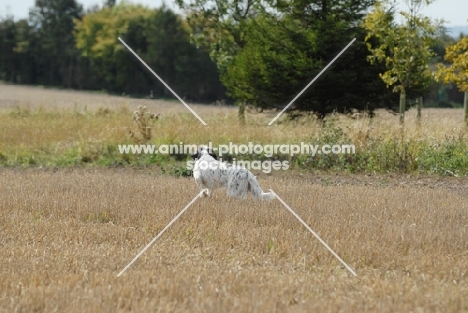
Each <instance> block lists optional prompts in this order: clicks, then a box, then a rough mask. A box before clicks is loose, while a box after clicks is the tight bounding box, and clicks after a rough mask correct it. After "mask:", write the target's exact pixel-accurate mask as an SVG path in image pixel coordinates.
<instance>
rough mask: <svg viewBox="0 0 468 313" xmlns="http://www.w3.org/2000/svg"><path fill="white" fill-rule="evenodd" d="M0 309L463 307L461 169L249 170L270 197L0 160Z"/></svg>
mask: <svg viewBox="0 0 468 313" xmlns="http://www.w3.org/2000/svg"><path fill="white" fill-rule="evenodd" d="M0 181H1V182H2V183H1V190H2V197H1V198H0V208H1V211H0V212H1V213H0V224H1V225H2V227H1V230H0V236H1V242H0V244H1V251H2V252H1V254H0V259H1V260H0V263H1V264H2V272H1V276H0V277H1V279H0V308H1V309H0V310H1V311H2V312H124V311H133V312H466V311H467V310H468V279H467V275H468V273H467V269H468V254H467V252H468V244H467V238H468V219H467V207H468V205H467V196H466V192H465V191H466V186H467V185H468V180H466V179H462V180H459V179H457V180H453V179H448V178H446V179H434V178H424V177H423V178H404V177H380V178H379V177H368V176H327V175H325V176H312V175H310V176H302V177H300V176H295V175H289V176H286V175H285V176H282V177H274V176H268V177H267V176H260V177H259V181H260V184H261V185H262V187H263V188H264V189H268V188H272V189H273V190H275V192H276V193H277V194H278V195H279V196H280V197H282V198H283V199H284V200H285V201H286V203H288V204H289V205H290V206H291V208H293V209H294V210H295V211H296V212H297V213H298V214H299V215H300V216H301V217H302V218H303V219H304V220H305V222H306V223H308V224H309V225H310V226H311V227H312V229H314V230H315V231H316V232H317V233H318V234H319V235H320V236H321V237H322V238H323V239H324V240H325V241H326V242H327V243H328V244H329V245H330V246H331V247H332V249H334V250H335V251H336V252H337V253H338V254H339V255H340V256H341V257H342V258H343V259H344V260H345V262H347V263H348V264H349V265H350V266H351V267H352V268H353V269H354V270H355V271H356V272H357V277H354V276H352V275H351V274H350V273H349V272H348V271H347V270H346V269H345V268H344V267H343V266H342V265H341V264H340V263H339V262H338V261H337V260H336V259H335V258H334V257H333V256H332V255H331V254H330V253H329V252H328V251H327V250H326V249H325V248H324V247H323V246H321V244H320V243H319V242H318V241H317V240H316V239H315V238H314V237H313V236H312V235H311V234H310V233H308V232H307V231H306V230H305V228H304V227H303V226H302V225H301V224H299V222H298V221H297V220H296V219H295V218H294V217H293V216H292V215H291V214H290V213H289V212H288V211H286V209H285V208H284V207H283V206H282V205H281V204H280V203H279V202H278V201H277V200H274V201H272V202H270V203H267V202H258V201H257V202H256V201H251V200H235V199H230V198H227V197H226V195H225V191H224V190H218V191H217V192H216V193H215V195H214V197H213V198H211V199H206V198H204V199H198V200H197V201H196V202H195V203H194V204H193V205H192V206H191V207H190V208H189V209H188V210H187V212H186V213H185V214H184V215H182V216H181V217H180V219H179V220H177V221H176V222H175V223H174V225H173V226H172V227H171V228H169V230H168V231H167V232H166V233H164V234H163V236H162V237H161V238H160V239H159V240H158V241H156V242H155V243H154V245H153V246H152V247H151V248H149V249H148V250H147V251H146V252H145V253H144V254H143V255H142V256H141V257H140V258H139V259H138V260H137V261H136V262H135V263H134V264H133V265H132V266H131V267H130V268H129V269H128V270H127V271H126V272H125V273H124V274H123V275H122V276H120V277H117V274H118V273H119V272H120V271H121V270H122V269H123V268H124V267H125V266H126V265H127V264H128V263H129V262H130V261H131V260H132V259H133V257H134V256H135V255H136V254H137V253H138V252H139V251H140V250H141V249H142V248H143V247H144V246H145V245H146V244H147V243H148V242H150V241H151V239H152V238H153V237H154V236H155V235H156V234H157V233H158V232H159V231H160V230H162V228H164V226H166V224H167V223H168V222H169V221H170V220H171V219H172V218H173V217H174V216H175V215H176V214H177V213H178V212H179V211H180V210H181V209H182V208H183V207H185V206H186V205H187V204H188V203H189V202H190V201H191V200H192V199H193V198H194V197H195V195H196V194H197V193H198V189H197V187H196V186H195V184H194V182H193V181H192V180H191V179H189V178H172V177H166V176H158V175H154V174H152V173H151V172H148V171H135V170H128V169H126V170H124V169H122V170H116V169H99V170H96V169H87V170H86V169H63V170H58V171H53V170H41V169H29V170H19V169H3V170H0Z"/></svg>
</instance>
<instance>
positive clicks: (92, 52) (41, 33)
mask: <svg viewBox="0 0 468 313" xmlns="http://www.w3.org/2000/svg"><path fill="white" fill-rule="evenodd" d="M118 37H122V39H124V40H125V42H126V43H127V44H128V45H129V46H130V47H132V49H133V50H134V51H135V52H136V53H137V54H138V55H139V56H140V57H141V58H142V59H143V60H145V62H146V63H147V64H148V65H149V66H150V67H151V68H152V69H153V70H154V71H155V72H156V73H158V74H159V75H160V76H161V77H162V78H163V79H164V80H165V81H166V83H168V84H169V85H170V86H171V87H172V89H174V90H175V91H176V92H177V93H178V94H180V95H181V97H184V98H186V99H189V100H192V101H200V102H213V101H216V100H218V99H222V98H223V97H225V88H224V87H223V85H222V84H221V82H220V81H219V75H218V72H217V68H216V65H215V64H214V63H213V62H212V61H211V59H210V57H209V54H208V53H207V52H206V51H203V50H202V49H199V48H197V47H196V46H195V45H193V44H191V43H190V33H189V30H188V27H187V25H186V23H185V21H184V20H183V19H182V18H181V17H180V16H178V15H177V14H175V13H174V12H173V11H171V10H169V9H168V8H166V7H164V6H163V7H161V8H159V9H148V8H146V7H143V6H141V5H135V4H126V3H122V4H119V5H115V1H107V5H104V6H103V7H101V8H99V7H95V8H92V9H91V10H90V11H88V12H84V11H83V8H82V6H81V5H80V4H78V3H77V2H76V1H75V0H36V2H35V6H34V7H33V8H31V9H30V15H29V18H28V19H20V20H18V21H15V20H14V18H13V17H12V16H7V17H3V18H2V19H1V21H0V79H1V80H4V81H7V82H12V83H17V84H30V85H46V86H57V87H63V88H74V89H84V90H105V91H107V92H110V93H117V94H123V93H124V94H130V95H135V96H151V97H154V98H165V97H167V96H169V93H168V91H167V89H165V88H164V86H162V85H161V83H160V82H159V81H157V80H156V78H155V77H154V76H153V75H152V74H151V73H149V72H148V70H147V69H146V68H144V67H143V66H142V65H141V63H140V62H139V61H138V60H137V59H136V58H135V57H133V56H132V55H131V54H130V53H129V51H128V50H126V48H125V47H124V46H123V45H122V44H121V43H120V42H119V41H118Z"/></svg>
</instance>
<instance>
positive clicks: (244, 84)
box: [179, 0, 393, 116]
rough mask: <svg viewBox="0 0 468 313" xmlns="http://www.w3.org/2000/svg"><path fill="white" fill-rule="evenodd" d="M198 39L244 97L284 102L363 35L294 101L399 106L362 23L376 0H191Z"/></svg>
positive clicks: (315, 105) (323, 109)
mask: <svg viewBox="0 0 468 313" xmlns="http://www.w3.org/2000/svg"><path fill="white" fill-rule="evenodd" d="M181 2H182V1H179V3H180V5H181V6H182V7H183V8H185V9H187V10H189V12H190V14H189V17H188V22H189V24H190V26H191V30H192V40H194V42H196V43H197V44H198V45H200V46H202V47H204V48H205V49H207V50H208V51H210V55H211V57H212V58H213V60H214V61H215V62H216V63H217V65H218V68H219V69H220V75H221V80H222V82H223V83H224V85H225V86H226V88H227V89H228V91H229V93H230V95H231V96H233V97H234V98H235V99H236V100H238V101H239V102H240V103H248V104H251V105H254V106H257V107H260V108H271V107H275V108H282V107H284V106H285V105H286V104H287V103H289V101H290V100H291V99H292V98H294V96H295V95H297V93H298V92H299V91H300V90H301V89H302V88H303V87H304V86H305V85H306V84H307V83H308V82H310V80H311V79H312V78H313V77H314V76H315V75H317V74H318V72H319V71H320V70H321V69H322V68H323V67H324V66H325V65H326V64H327V63H328V62H329V61H331V60H332V59H333V57H334V56H335V55H336V54H337V53H338V52H339V51H340V50H341V49H343V48H344V47H345V46H346V44H348V43H349V42H350V41H351V39H352V38H354V37H355V38H357V39H358V40H357V42H356V43H355V44H354V45H353V46H352V47H351V48H350V49H349V50H348V51H347V52H346V53H345V54H344V55H343V56H342V57H341V58H340V59H339V60H338V61H337V62H336V64H335V65H334V66H333V67H332V68H331V69H330V70H329V71H328V72H327V73H326V74H325V75H323V77H321V78H320V80H318V81H317V82H315V83H314V85H313V86H312V87H311V88H310V90H308V91H307V93H306V94H305V95H303V96H302V97H301V98H299V99H298V100H297V101H296V102H295V104H294V105H293V107H292V108H293V109H295V110H299V111H314V112H317V113H318V115H319V116H324V115H325V114H327V113H331V112H333V111H336V112H351V111H353V110H358V111H373V110H374V109H375V108H379V107H385V108H393V104H392V102H391V101H389V100H390V99H391V98H392V97H393V96H392V95H391V94H390V92H388V91H387V90H386V89H385V86H384V85H383V84H379V83H378V82H377V83H376V80H375V77H376V76H377V75H378V70H379V66H377V67H375V66H374V67H371V66H370V65H369V64H368V63H367V61H366V57H367V55H368V51H367V49H366V47H365V45H364V43H363V41H364V36H365V33H364V30H363V29H362V28H360V27H356V25H358V24H359V22H360V21H361V19H362V17H363V16H364V12H365V11H366V10H367V9H368V8H369V6H370V5H371V4H372V3H373V2H374V1H373V0H356V1H346V2H345V1H338V0H326V1H322V0H320V1H317V0H316V1H300V0H296V1H287V2H286V1H277V2H269V1H267V2H260V1H247V2H238V1H234V2H231V1H227V0H223V1H216V2H210V1H204V0H199V1H190V2H188V3H185V4H184V3H181Z"/></svg>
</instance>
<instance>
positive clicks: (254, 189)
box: [247, 172, 275, 200]
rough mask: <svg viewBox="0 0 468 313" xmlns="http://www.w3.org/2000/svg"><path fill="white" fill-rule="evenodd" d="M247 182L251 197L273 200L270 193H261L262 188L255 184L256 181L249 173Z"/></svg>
mask: <svg viewBox="0 0 468 313" xmlns="http://www.w3.org/2000/svg"><path fill="white" fill-rule="evenodd" d="M247 181H248V182H249V188H250V191H251V192H252V197H254V198H256V199H261V200H273V199H274V198H275V196H274V195H273V194H272V193H271V192H263V190H262V188H261V187H260V185H259V184H258V182H257V179H256V178H255V176H254V175H253V174H252V173H250V172H249V176H248V179H247Z"/></svg>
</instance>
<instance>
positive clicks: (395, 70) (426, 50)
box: [364, 0, 439, 124]
mask: <svg viewBox="0 0 468 313" xmlns="http://www.w3.org/2000/svg"><path fill="white" fill-rule="evenodd" d="M405 2H406V3H407V4H408V7H409V12H400V14H401V16H402V18H403V23H402V24H398V23H397V22H396V18H395V12H394V8H393V7H392V6H390V5H389V4H388V2H384V1H380V0H379V1H377V2H376V3H375V5H374V9H373V11H372V12H371V13H369V14H368V16H367V17H366V19H365V22H364V27H365V28H366V30H367V31H368V34H367V36H366V42H367V46H368V49H369V51H370V52H371V54H372V55H371V56H369V58H368V59H369V61H370V62H371V63H372V64H376V63H383V64H385V66H386V71H384V72H382V73H380V78H381V79H382V80H383V81H384V82H385V84H386V85H387V86H388V87H393V91H394V92H398V93H400V106H399V107H400V109H399V111H400V123H401V124H403V122H404V113H405V110H406V98H407V95H409V96H411V97H420V96H422V95H423V93H424V92H425V91H426V90H427V88H428V87H429V85H430V84H431V82H432V72H431V70H430V68H429V61H430V59H431V58H432V57H433V56H434V55H435V54H434V52H433V51H432V50H431V46H433V45H434V42H435V38H436V34H437V32H438V30H439V25H438V24H437V23H435V22H433V21H432V20H431V19H429V18H427V17H424V16H421V15H420V14H419V11H420V9H421V7H422V6H423V5H424V4H430V3H431V2H432V1H431V0H405Z"/></svg>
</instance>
